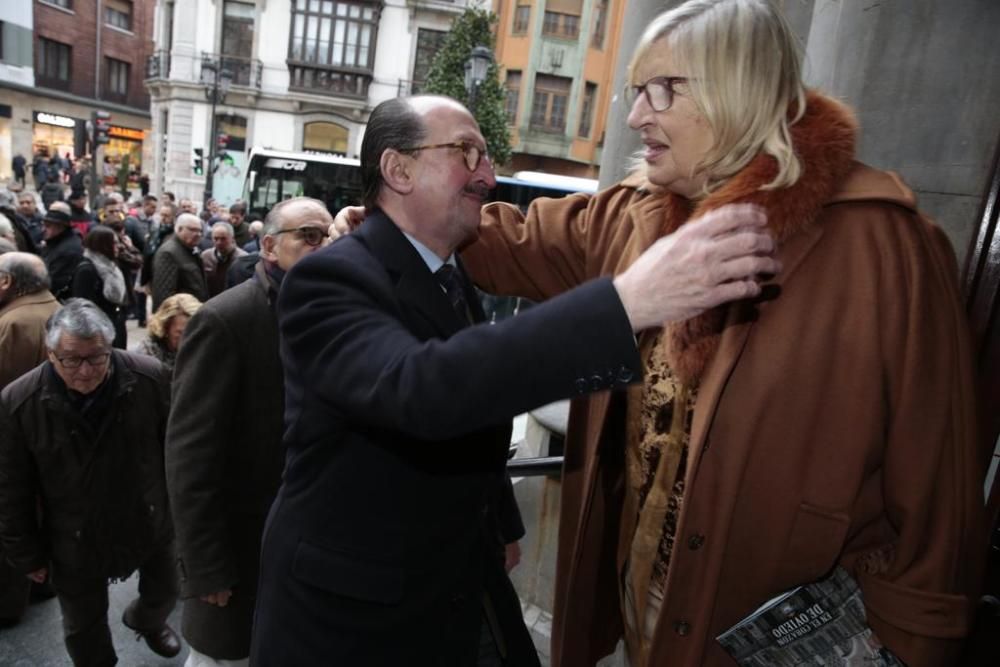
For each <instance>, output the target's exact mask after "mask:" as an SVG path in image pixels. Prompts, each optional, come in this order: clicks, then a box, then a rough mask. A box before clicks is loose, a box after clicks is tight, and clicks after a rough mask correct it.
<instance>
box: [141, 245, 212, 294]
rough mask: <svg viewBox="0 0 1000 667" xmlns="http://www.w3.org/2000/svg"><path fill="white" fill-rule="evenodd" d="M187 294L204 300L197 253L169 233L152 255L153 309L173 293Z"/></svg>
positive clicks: (202, 271)
mask: <svg viewBox="0 0 1000 667" xmlns="http://www.w3.org/2000/svg"><path fill="white" fill-rule="evenodd" d="M182 293H186V294H191V295H192V296H194V297H196V298H197V299H198V300H199V301H208V284H207V283H206V282H205V272H204V270H203V269H202V266H201V255H200V254H194V252H193V251H191V250H190V249H189V248H187V247H185V246H184V244H182V243H181V242H180V241H179V240H177V236H175V235H172V236H169V237H168V238H167V240H165V241H164V242H163V245H161V246H160V247H159V249H158V250H157V251H156V255H154V256H153V312H156V310H157V309H158V308H159V307H160V304H161V303H163V301H164V300H165V299H167V298H168V297H171V296H173V295H174V294H182Z"/></svg>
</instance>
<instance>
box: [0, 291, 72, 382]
mask: <svg viewBox="0 0 1000 667" xmlns="http://www.w3.org/2000/svg"><path fill="white" fill-rule="evenodd" d="M58 309H59V302H58V301H56V298H55V297H54V296H52V293H51V292H49V291H48V290H42V291H41V292H35V293H34V294H25V295H24V296H19V297H17V298H16V299H14V300H12V301H11V302H10V303H8V304H7V305H5V306H4V307H3V308H0V389H3V388H4V387H6V386H7V385H8V384H10V383H11V382H13V381H14V380H16V379H17V378H19V377H21V376H22V375H24V374H25V373H27V372H28V371H30V370H31V369H32V368H34V367H35V366H37V365H38V364H40V363H42V362H43V361H45V359H46V358H47V354H46V348H45V323H46V322H48V320H49V318H50V317H51V316H52V313H54V312H56V310H58Z"/></svg>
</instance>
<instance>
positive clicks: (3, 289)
mask: <svg viewBox="0 0 1000 667" xmlns="http://www.w3.org/2000/svg"><path fill="white" fill-rule="evenodd" d="M48 288H49V272H48V271H47V270H46V269H45V262H43V261H42V259H41V258H40V257H39V256H38V255H33V254H31V253H29V252H8V253H4V254H3V255H0V304H6V303H8V302H10V301H12V300H14V299H16V298H17V297H19V296H25V295H27V294H35V293H36V292H41V291H42V290H47V289H48Z"/></svg>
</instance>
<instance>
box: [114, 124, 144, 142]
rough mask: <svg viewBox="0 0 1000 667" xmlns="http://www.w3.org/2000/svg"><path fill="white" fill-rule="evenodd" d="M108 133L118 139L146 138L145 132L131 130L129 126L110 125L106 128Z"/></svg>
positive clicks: (140, 139)
mask: <svg viewBox="0 0 1000 667" xmlns="http://www.w3.org/2000/svg"><path fill="white" fill-rule="evenodd" d="M108 135H109V136H112V137H118V138H119V139H131V140H132V141H142V140H143V139H145V138H146V133H145V132H143V131H142V130H133V129H132V128H131V127H121V126H119V125H112V126H111V127H110V128H109V129H108Z"/></svg>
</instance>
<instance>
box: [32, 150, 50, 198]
mask: <svg viewBox="0 0 1000 667" xmlns="http://www.w3.org/2000/svg"><path fill="white" fill-rule="evenodd" d="M31 175H32V177H33V178H34V179H35V189H36V190H38V191H41V189H42V188H43V187H44V186H45V184H46V183H48V182H49V159H48V158H47V157H45V156H44V155H43V154H41V153H38V154H36V155H35V159H34V162H33V163H32V165H31Z"/></svg>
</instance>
